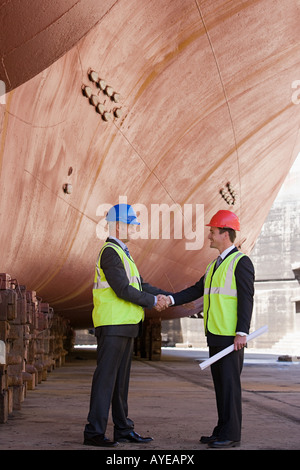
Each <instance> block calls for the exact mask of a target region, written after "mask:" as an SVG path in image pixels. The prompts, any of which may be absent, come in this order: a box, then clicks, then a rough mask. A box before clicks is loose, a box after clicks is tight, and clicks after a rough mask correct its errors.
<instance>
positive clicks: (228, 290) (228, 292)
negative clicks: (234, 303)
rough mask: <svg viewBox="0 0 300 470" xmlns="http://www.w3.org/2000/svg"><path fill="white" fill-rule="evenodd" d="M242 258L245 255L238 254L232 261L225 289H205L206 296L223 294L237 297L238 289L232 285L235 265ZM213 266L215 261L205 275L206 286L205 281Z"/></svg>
mask: <svg viewBox="0 0 300 470" xmlns="http://www.w3.org/2000/svg"><path fill="white" fill-rule="evenodd" d="M241 256H244V255H243V253H237V254H236V256H235V257H234V258H233V259H232V260H231V262H230V264H229V266H228V269H227V273H226V278H225V283H224V287H204V294H207V295H208V294H221V295H230V296H231V297H237V291H236V289H232V288H231V284H232V275H233V267H234V263H235V261H236V260H237V259H238V258H240V257H241ZM212 264H213V265H214V261H213V262H212V263H211V264H210V265H209V267H208V270H207V271H206V273H205V276H204V285H205V279H206V277H207V274H208V271H209V268H210V267H211V265H212ZM221 264H222V263H221Z"/></svg>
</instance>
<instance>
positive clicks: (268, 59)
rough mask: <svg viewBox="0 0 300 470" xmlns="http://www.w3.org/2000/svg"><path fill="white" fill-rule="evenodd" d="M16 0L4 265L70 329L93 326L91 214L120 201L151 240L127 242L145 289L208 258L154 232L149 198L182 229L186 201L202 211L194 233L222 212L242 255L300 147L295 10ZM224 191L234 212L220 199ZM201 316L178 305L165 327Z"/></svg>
mask: <svg viewBox="0 0 300 470" xmlns="http://www.w3.org/2000/svg"><path fill="white" fill-rule="evenodd" d="M25 3H26V4H27V3H28V2H23V4H25ZM49 3H51V8H50V7H49V5H48V4H49ZM17 4H19V2H13V1H11V2H5V3H4V4H3V5H2V6H1V7H0V13H1V18H2V22H3V24H4V25H5V28H4V29H3V28H2V29H1V37H5V35H8V34H9V36H8V37H7V36H6V42H5V44H4V46H3V48H2V49H1V56H2V61H1V66H0V79H1V80H2V81H3V82H4V83H5V86H6V91H8V93H7V94H6V95H5V98H4V97H2V103H3V104H2V105H0V130H1V140H0V163H1V201H0V214H1V215H0V217H1V228H2V229H1V235H0V237H1V247H2V250H1V255H0V270H1V272H7V273H9V274H10V275H11V276H12V277H14V278H17V280H18V282H19V283H20V284H25V285H26V287H27V289H31V290H35V291H37V293H38V295H39V296H41V297H42V298H43V299H44V300H45V301H46V302H49V303H50V304H51V306H52V307H54V309H55V310H56V311H57V312H59V313H61V314H62V315H64V316H65V317H67V318H69V319H70V321H71V324H72V325H73V326H74V328H86V327H89V326H91V310H92V299H91V293H92V291H91V289H92V283H93V276H94V265H95V261H96V258H97V254H98V251H99V248H100V246H101V244H102V240H100V239H99V238H98V236H97V233H98V234H99V228H101V227H100V226H99V223H100V222H101V220H103V214H102V213H101V210H102V208H103V204H111V205H113V204H115V203H117V202H119V197H122V196H123V197H126V198H127V202H128V203H130V204H135V205H137V204H140V205H142V206H140V207H146V208H147V209H148V215H149V219H148V232H149V233H148V239H137V240H135V241H134V242H132V243H131V246H130V248H131V253H132V254H133V256H134V259H135V261H136V263H137V265H138V267H139V269H140V272H141V274H142V276H143V278H144V279H145V280H147V281H148V282H150V283H152V284H154V285H157V286H159V287H161V288H163V289H166V290H171V291H177V290H180V289H182V288H184V287H185V286H188V285H190V284H193V283H194V282H196V281H197V280H198V279H199V278H200V276H201V275H202V274H203V272H204V269H205V266H206V265H207V263H208V262H209V261H210V260H211V259H213V258H214V257H215V256H216V252H215V250H212V249H210V248H209V244H208V241H207V228H205V229H204V244H203V247H202V248H201V249H197V250H194V249H187V246H186V243H187V242H189V241H190V242H191V241H193V239H192V240H188V239H187V238H184V237H182V238H175V237H174V233H173V232H172V230H171V234H170V238H169V239H168V238H164V233H163V232H162V231H161V230H160V232H159V237H158V238H154V237H152V236H151V227H152V226H153V225H154V224H155V221H156V223H157V222H158V221H157V220H156V219H152V220H151V215H152V213H153V212H154V207H155V206H154V205H155V204H156V205H157V204H166V205H167V207H168V208H170V207H171V206H172V205H173V204H177V205H178V207H179V210H180V211H182V213H183V214H181V218H182V223H183V224H184V220H186V217H187V215H186V214H187V212H185V207H186V206H185V205H189V207H191V208H192V210H193V214H194V215H195V210H196V204H198V205H199V207H200V205H203V206H201V207H202V208H203V213H202V215H203V216H204V219H203V220H202V219H199V220H200V221H199V222H198V223H199V225H198V228H199V227H200V224H202V225H201V226H202V227H203V222H205V223H207V222H208V221H209V219H210V218H211V216H212V215H213V214H214V213H215V212H216V211H217V210H219V209H228V208H229V209H231V210H233V211H234V212H235V213H236V214H237V215H238V216H239V218H240V222H241V232H240V234H239V241H238V243H239V244H241V245H242V249H243V251H245V252H246V253H250V252H251V249H252V248H253V246H254V244H255V241H256V239H257V236H258V235H259V233H260V229H261V227H262V224H263V222H264V220H265V218H266V216H267V214H268V211H269V209H270V207H271V205H272V202H273V201H274V199H275V197H276V194H277V192H278V191H279V189H280V187H281V185H282V183H283V181H284V179H285V177H286V175H287V173H288V171H289V169H290V167H291V165H292V163H293V161H294V160H295V158H296V156H297V154H298V153H299V151H300V135H299V117H300V106H299V105H298V95H300V93H298V94H297V89H296V88H295V87H296V85H297V83H296V81H297V79H298V80H299V79H300V76H299V57H300V55H299V51H300V37H299V27H298V25H299V2H297V1H296V0H295V1H294V0H288V1H286V2H284V3H283V2H282V1H281V0H273V1H271V2H270V0H259V1H255V0H253V1H246V2H238V1H231V2H227V1H226V2H225V1H224V0H218V1H214V2H211V1H204V0H198V1H194V0H184V1H183V0H168V1H164V2H162V1H161V0H152V1H149V0H147V1H146V0H145V1H143V0H139V1H132V0H131V1H129V0H122V1H118V2H113V1H106V2H104V1H102V2H95V1H94V2H93V1H83V0H82V1H79V2H75V1H73V2H71V1H65V2H55V1H53V2H42V1H39V2H38V3H37V5H38V7H37V10H36V11H35V12H33V11H32V10H30V9H24V11H21V12H20V11H18V10H17V9H16V6H17ZM31 4H32V2H31ZM44 4H45V5H48V7H49V8H50V10H51V11H50V10H49V11H48V14H47V15H46V13H45V12H46V10H43V5H44ZM57 4H59V5H60V8H62V10H61V11H58V10H57ZM43 12H44V13H45V15H44V14H42V13H43ZM88 12H89V13H90V14H88ZM50 13H51V14H50ZM51 15H52V16H51ZM39 18H40V20H39ZM12 25H14V28H12ZM49 31H51V33H50V32H49ZM20 32H23V35H22V34H20ZM91 70H94V71H96V72H97V73H98V75H99V77H100V78H102V79H103V80H105V82H106V84H107V85H109V86H110V87H111V88H112V90H113V91H115V92H117V93H118V94H119V95H120V97H118V98H119V99H117V98H116V101H114V100H113V97H110V96H109V90H106V92H103V91H102V90H101V88H99V85H98V86H97V85H96V83H95V82H93V81H92V80H91V79H90V78H91V77H90V76H89V72H90V71H91ZM297 74H298V75H297ZM84 86H88V87H89V88H90V89H91V91H92V94H94V95H96V96H97V97H98V99H99V101H100V102H101V103H103V105H104V108H105V110H106V111H107V112H108V113H110V118H111V119H110V120H109V121H105V120H104V117H105V116H104V115H101V114H100V113H99V112H97V110H96V106H95V104H90V101H89V99H88V98H87V97H86V96H84V93H83V90H82V88H83V87H84ZM4 100H5V103H4ZM116 109H121V112H122V115H121V116H120V117H116V116H115V115H114V114H113V113H114V112H115V111H116ZM229 182H230V184H231V187H232V188H233V190H234V192H235V195H234V198H233V200H234V205H231V204H228V202H226V200H225V197H227V196H228V197H231V196H230V192H229V191H228V187H227V186H226V185H227V184H228V183H229ZM66 185H71V186H72V191H71V192H70V193H68V188H69V187H67V186H66ZM222 189H224V192H225V193H224V196H223V197H222V195H221V194H220V191H221V190H222ZM231 200H232V197H231ZM229 203H230V200H229ZM196 225H197V221H196V220H195V219H194V224H193V225H191V224H190V223H189V221H187V224H186V226H187V227H190V229H191V230H192V231H193V232H195V230H196ZM171 228H172V224H171ZM97 230H98V231H97ZM200 232H201V231H200V230H199V240H200V237H201V235H200ZM185 235H187V236H188V237H189V236H191V235H192V234H191V233H190V234H187V233H186V234H185ZM201 246H202V244H201ZM198 310H199V305H198V304H196V305H193V306H191V305H189V306H183V307H176V308H174V309H171V310H169V311H166V312H165V313H163V315H164V316H163V317H162V318H171V317H178V316H186V315H191V314H192V313H195V312H197V311H198ZM147 315H149V316H162V314H157V313H156V312H155V311H151V312H147Z"/></svg>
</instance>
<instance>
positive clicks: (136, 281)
mask: <svg viewBox="0 0 300 470" xmlns="http://www.w3.org/2000/svg"><path fill="white" fill-rule="evenodd" d="M107 246H111V247H112V248H114V249H116V248H117V249H118V247H117V246H116V244H115V243H109V242H107V243H106V244H105V245H104V246H103V248H102V250H101V251H100V253H99V256H98V259H97V263H96V278H97V282H94V285H93V289H106V288H107V287H110V285H109V284H108V282H107V281H101V273H100V258H101V255H102V252H103V250H104V248H106V247H107ZM120 249H122V248H120ZM123 262H124V269H125V272H126V276H127V278H128V281H129V284H140V278H138V277H137V276H131V270H130V265H129V262H128V260H127V259H126V258H125V257H124V259H123Z"/></svg>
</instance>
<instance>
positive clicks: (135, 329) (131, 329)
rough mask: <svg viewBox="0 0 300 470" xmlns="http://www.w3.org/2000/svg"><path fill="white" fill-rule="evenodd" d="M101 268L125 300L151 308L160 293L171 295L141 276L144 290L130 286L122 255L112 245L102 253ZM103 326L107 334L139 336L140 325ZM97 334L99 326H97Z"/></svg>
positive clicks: (110, 240) (108, 280) (110, 283)
mask: <svg viewBox="0 0 300 470" xmlns="http://www.w3.org/2000/svg"><path fill="white" fill-rule="evenodd" d="M106 241H109V242H110V243H114V244H115V245H117V246H120V245H119V244H118V243H117V242H116V240H113V239H109V238H108V239H107V240H106ZM100 266H101V269H103V272H104V274H105V277H106V280H107V282H108V284H109V285H110V287H111V288H112V289H113V290H114V292H115V293H116V295H117V296H118V297H120V298H121V299H123V300H127V301H129V302H132V303H134V304H137V305H140V306H141V307H143V308H148V309H151V308H152V307H153V306H154V300H155V296H156V295H158V294H165V295H169V294H170V292H166V291H163V290H161V289H159V288H157V287H154V286H151V285H150V284H147V283H146V282H144V280H143V279H142V277H141V287H142V290H141V291H139V290H138V289H135V288H134V287H132V286H130V284H129V281H128V277H127V275H126V272H125V269H124V266H123V263H122V261H121V258H120V256H119V255H118V253H117V252H116V250H114V249H113V248H111V247H109V246H108V247H106V248H105V249H104V251H103V253H102V255H101V260H100ZM98 328H102V329H103V332H104V333H105V334H110V335H116V334H117V335H121V336H133V337H135V336H137V334H138V333H139V325H108V326H104V327H98ZM96 335H97V328H96Z"/></svg>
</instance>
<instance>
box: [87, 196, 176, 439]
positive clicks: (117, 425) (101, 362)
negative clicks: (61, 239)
mask: <svg viewBox="0 0 300 470" xmlns="http://www.w3.org/2000/svg"><path fill="white" fill-rule="evenodd" d="M106 220H107V222H108V227H109V237H108V238H107V240H106V242H105V243H104V245H103V247H102V248H101V250H100V253H99V256H98V259H97V263H96V269H95V278H94V287H93V302H94V309H93V323H94V327H95V335H96V337H97V344H98V348H97V367H96V370H95V373H94V376H93V383H92V390H91V400H90V411H89V414H88V424H87V425H86V426H85V430H84V444H86V445H92V446H104V447H113V446H116V445H117V444H118V441H119V442H134V443H146V442H150V441H152V438H151V437H141V436H140V435H139V434H138V433H136V432H135V431H134V423H133V421H132V420H131V419H129V418H128V403H127V398H128V387H129V378H130V368H131V357H132V350H133V342H134V338H135V337H137V336H138V335H139V334H140V332H141V326H142V323H143V320H144V308H149V309H151V308H153V307H155V308H156V309H157V310H162V309H164V308H165V299H164V298H163V297H162V296H161V295H160V294H166V295H168V294H169V293H168V292H165V291H162V290H161V289H158V288H157V287H153V286H151V285H150V284H147V283H145V282H144V281H143V279H142V278H141V276H140V274H139V271H138V269H137V266H136V264H135V262H134V261H133V259H132V257H131V256H130V254H129V251H128V248H127V246H126V245H125V243H126V242H128V241H130V239H131V238H132V236H133V234H134V233H135V231H136V227H137V225H140V224H139V222H138V220H137V216H136V213H135V211H134V209H133V208H132V206H130V205H128V204H117V205H115V206H113V207H112V208H111V209H110V210H109V211H108V213H107V216H106ZM110 404H111V405H112V418H113V422H114V440H109V439H108V438H107V437H106V436H105V431H106V426H107V420H108V414H109V409H110Z"/></svg>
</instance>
